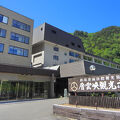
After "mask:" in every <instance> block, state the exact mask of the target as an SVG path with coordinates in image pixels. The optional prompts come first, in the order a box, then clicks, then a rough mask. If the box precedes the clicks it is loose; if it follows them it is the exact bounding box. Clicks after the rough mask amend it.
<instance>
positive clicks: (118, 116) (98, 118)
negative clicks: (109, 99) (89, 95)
mask: <svg viewBox="0 0 120 120" xmlns="http://www.w3.org/2000/svg"><path fill="white" fill-rule="evenodd" d="M53 113H54V114H56V115H60V116H64V117H68V118H73V119H77V120H81V119H87V120H120V111H113V110H104V109H103V110H102V109H97V110H96V109H94V108H83V107H82V108H80V107H74V106H67V105H57V104H54V105H53Z"/></svg>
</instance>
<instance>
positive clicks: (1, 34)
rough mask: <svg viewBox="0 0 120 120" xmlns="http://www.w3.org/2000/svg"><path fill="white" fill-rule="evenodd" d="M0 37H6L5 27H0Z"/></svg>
mask: <svg viewBox="0 0 120 120" xmlns="http://www.w3.org/2000/svg"><path fill="white" fill-rule="evenodd" d="M0 37H4V38H5V37H6V30H5V29H2V28H0Z"/></svg>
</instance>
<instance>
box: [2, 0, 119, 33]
mask: <svg viewBox="0 0 120 120" xmlns="http://www.w3.org/2000/svg"><path fill="white" fill-rule="evenodd" d="M0 5H1V6H4V7H6V8H8V9H11V10H13V11H15V12H18V13H20V14H22V15H25V16H27V17H29V18H31V19H33V20H34V28H35V27H37V26H39V25H40V24H42V23H44V22H47V23H49V24H51V25H53V26H55V27H58V28H60V29H62V30H64V31H66V32H68V33H73V32H74V31H75V30H80V31H81V30H82V31H85V32H89V33H93V32H97V31H100V30H101V29H103V28H105V27H108V26H120V0H0Z"/></svg>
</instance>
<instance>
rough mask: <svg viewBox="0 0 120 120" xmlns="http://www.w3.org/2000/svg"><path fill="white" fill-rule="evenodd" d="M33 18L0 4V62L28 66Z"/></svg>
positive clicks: (29, 63)
mask: <svg viewBox="0 0 120 120" xmlns="http://www.w3.org/2000/svg"><path fill="white" fill-rule="evenodd" d="M32 35H33V20H32V19H30V18H27V17H25V16H23V15H20V14H18V13H16V12H14V11H11V10H9V9H7V8H4V7H2V6H0V63H1V64H11V65H21V66H30V65H31V51H32V46H31V45H32Z"/></svg>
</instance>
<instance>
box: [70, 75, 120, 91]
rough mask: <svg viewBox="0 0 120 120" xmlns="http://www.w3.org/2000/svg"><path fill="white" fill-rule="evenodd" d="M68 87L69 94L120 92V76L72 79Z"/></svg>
mask: <svg viewBox="0 0 120 120" xmlns="http://www.w3.org/2000/svg"><path fill="white" fill-rule="evenodd" d="M68 87H69V92H105V91H120V74H116V75H115V74H114V75H103V76H91V77H90V76H89V77H76V78H70V79H69V80H68Z"/></svg>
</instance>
